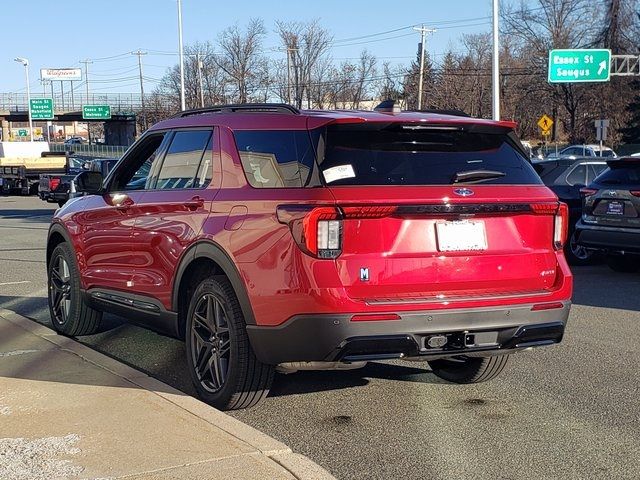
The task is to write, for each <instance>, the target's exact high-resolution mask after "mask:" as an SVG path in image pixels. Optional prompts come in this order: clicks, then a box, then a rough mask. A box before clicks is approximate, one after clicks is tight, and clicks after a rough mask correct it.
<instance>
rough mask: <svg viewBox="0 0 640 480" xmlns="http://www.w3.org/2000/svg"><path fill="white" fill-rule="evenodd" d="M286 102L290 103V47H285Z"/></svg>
mask: <svg viewBox="0 0 640 480" xmlns="http://www.w3.org/2000/svg"><path fill="white" fill-rule="evenodd" d="M287 103H288V104H289V105H291V49H290V48H289V47H287Z"/></svg>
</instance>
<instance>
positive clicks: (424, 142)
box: [318, 123, 542, 185]
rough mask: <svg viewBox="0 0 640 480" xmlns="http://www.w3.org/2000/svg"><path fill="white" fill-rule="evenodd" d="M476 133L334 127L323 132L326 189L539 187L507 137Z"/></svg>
mask: <svg viewBox="0 0 640 480" xmlns="http://www.w3.org/2000/svg"><path fill="white" fill-rule="evenodd" d="M475 130H477V129H475ZM480 130H483V131H479V132H478V131H474V128H473V127H472V128H467V127H458V126H422V125H415V124H408V125H403V124H397V123H392V124H373V125H362V124H358V125H334V126H329V127H327V128H326V129H324V131H323V132H322V133H321V139H320V141H319V148H318V162H319V165H320V170H321V171H322V173H323V175H324V178H325V182H326V183H327V184H329V185H452V184H472V183H483V184H511V185H533V184H541V183H542V181H541V180H540V177H538V175H537V174H536V172H535V171H534V170H533V168H532V166H531V164H530V163H529V162H528V161H527V160H526V159H525V157H524V156H523V154H522V152H520V151H519V149H518V148H517V147H516V146H515V141H514V139H512V138H510V136H509V134H507V133H502V132H494V131H489V132H487V130H486V129H480Z"/></svg>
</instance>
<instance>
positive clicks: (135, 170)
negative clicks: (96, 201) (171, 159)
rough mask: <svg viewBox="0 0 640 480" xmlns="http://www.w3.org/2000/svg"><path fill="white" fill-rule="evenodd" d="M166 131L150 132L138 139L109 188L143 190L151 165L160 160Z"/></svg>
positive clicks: (164, 144) (164, 145) (113, 189)
mask: <svg viewBox="0 0 640 480" xmlns="http://www.w3.org/2000/svg"><path fill="white" fill-rule="evenodd" d="M167 138H168V135H167V134H166V133H159V134H152V135H149V136H148V137H147V138H145V139H143V140H141V141H140V143H139V144H138V145H137V146H136V147H135V149H133V150H132V151H131V153H130V154H129V155H127V158H125V159H123V160H124V163H123V165H122V168H120V169H119V170H118V171H117V173H116V176H115V178H114V181H113V183H112V184H111V188H110V190H112V191H122V190H127V191H129V190H144V189H145V188H146V185H147V179H148V178H149V172H150V171H151V167H152V166H153V165H154V164H155V163H157V162H158V161H160V157H161V156H162V155H161V153H162V151H163V150H164V149H165V147H166V140H167Z"/></svg>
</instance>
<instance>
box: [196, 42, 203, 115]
mask: <svg viewBox="0 0 640 480" xmlns="http://www.w3.org/2000/svg"><path fill="white" fill-rule="evenodd" d="M196 61H197V62H198V84H199V85H200V107H201V108H204V87H203V85H202V60H200V52H198V53H196Z"/></svg>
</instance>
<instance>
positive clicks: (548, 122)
mask: <svg viewBox="0 0 640 480" xmlns="http://www.w3.org/2000/svg"><path fill="white" fill-rule="evenodd" d="M538 126H539V127H540V130H542V134H543V135H544V134H545V133H544V132H549V131H550V130H551V127H552V126H553V120H552V119H551V117H549V116H548V115H546V114H545V115H542V116H541V117H540V120H538Z"/></svg>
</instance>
